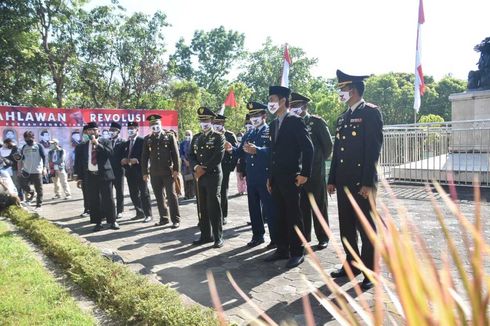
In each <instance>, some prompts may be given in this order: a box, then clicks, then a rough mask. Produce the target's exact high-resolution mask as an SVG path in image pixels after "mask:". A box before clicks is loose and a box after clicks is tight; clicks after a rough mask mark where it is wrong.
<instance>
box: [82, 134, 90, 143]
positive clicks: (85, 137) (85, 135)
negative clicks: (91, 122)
mask: <svg viewBox="0 0 490 326" xmlns="http://www.w3.org/2000/svg"><path fill="white" fill-rule="evenodd" d="M82 139H83V141H84V142H86V141H89V140H90V137H89V136H88V135H87V134H83V138H82Z"/></svg>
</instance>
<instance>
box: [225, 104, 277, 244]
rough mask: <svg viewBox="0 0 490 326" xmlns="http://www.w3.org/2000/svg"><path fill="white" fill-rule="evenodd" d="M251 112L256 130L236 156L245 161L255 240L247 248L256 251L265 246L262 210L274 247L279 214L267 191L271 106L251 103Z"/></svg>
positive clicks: (253, 238) (243, 143)
mask: <svg viewBox="0 0 490 326" xmlns="http://www.w3.org/2000/svg"><path fill="white" fill-rule="evenodd" d="M247 108H248V110H249V112H250V122H251V124H252V125H253V127H254V129H252V130H251V131H250V132H247V133H246V134H245V135H244V136H243V138H242V142H241V144H240V147H238V148H237V149H235V150H234V152H235V153H236V155H237V156H238V157H240V159H245V164H246V174H247V197H248V211H249V214H250V221H251V223H252V240H251V241H250V242H249V243H247V246H249V247H255V246H258V245H260V244H262V243H264V234H265V229H264V216H263V215H262V208H263V210H264V212H265V215H266V216H267V224H268V226H269V234H270V238H271V243H276V241H277V226H276V223H277V215H276V214H277V210H276V207H275V204H274V202H273V200H272V197H271V194H270V193H269V192H268V191H267V178H268V177H269V161H270V143H271V142H270V136H269V126H268V125H267V123H266V122H265V120H266V118H267V113H266V109H267V105H265V104H262V103H258V102H249V103H248V104H247ZM227 151H229V152H231V145H228V144H227Z"/></svg>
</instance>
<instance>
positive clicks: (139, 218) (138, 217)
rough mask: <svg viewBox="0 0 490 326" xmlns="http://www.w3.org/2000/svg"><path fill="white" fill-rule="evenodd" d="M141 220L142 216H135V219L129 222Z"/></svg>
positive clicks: (132, 218)
mask: <svg viewBox="0 0 490 326" xmlns="http://www.w3.org/2000/svg"><path fill="white" fill-rule="evenodd" d="M142 218H144V216H139V215H136V216H135V217H131V221H136V220H141V219H142Z"/></svg>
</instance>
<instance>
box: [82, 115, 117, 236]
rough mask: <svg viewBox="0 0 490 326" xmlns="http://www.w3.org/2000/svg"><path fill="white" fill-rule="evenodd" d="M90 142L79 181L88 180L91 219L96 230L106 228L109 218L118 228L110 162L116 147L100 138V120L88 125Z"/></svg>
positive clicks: (112, 225)
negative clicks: (104, 225) (103, 220)
mask: <svg viewBox="0 0 490 326" xmlns="http://www.w3.org/2000/svg"><path fill="white" fill-rule="evenodd" d="M86 132H87V135H88V136H89V141H87V142H86V143H84V144H83V145H82V148H81V150H80V151H79V154H80V156H79V157H76V158H75V159H76V160H78V161H79V162H78V164H80V166H81V168H80V169H79V172H80V173H81V175H78V176H77V177H78V181H79V182H83V183H85V182H86V183H87V184H86V186H87V189H88V197H89V201H88V202H89V205H90V220H91V221H93V222H94V223H95V224H96V225H95V227H94V231H99V230H102V219H103V218H106V220H107V223H109V224H110V227H111V229H114V230H118V229H119V225H118V223H117V222H116V210H115V205H114V198H113V197H112V182H113V180H114V172H113V171H112V166H111V162H110V156H111V154H112V146H111V142H110V140H107V139H103V138H102V137H99V128H98V126H97V123H95V122H89V123H88V124H87V128H86Z"/></svg>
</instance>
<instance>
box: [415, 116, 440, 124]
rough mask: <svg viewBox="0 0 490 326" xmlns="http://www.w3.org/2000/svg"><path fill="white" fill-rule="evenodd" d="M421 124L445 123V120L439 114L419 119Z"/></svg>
mask: <svg viewBox="0 0 490 326" xmlns="http://www.w3.org/2000/svg"><path fill="white" fill-rule="evenodd" d="M419 122H420V123H430V122H444V119H443V118H442V117H441V116H440V115H437V114H427V115H423V116H421V117H420V118H419Z"/></svg>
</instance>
